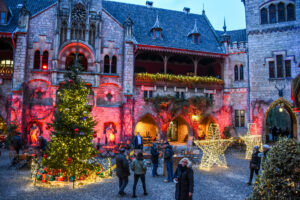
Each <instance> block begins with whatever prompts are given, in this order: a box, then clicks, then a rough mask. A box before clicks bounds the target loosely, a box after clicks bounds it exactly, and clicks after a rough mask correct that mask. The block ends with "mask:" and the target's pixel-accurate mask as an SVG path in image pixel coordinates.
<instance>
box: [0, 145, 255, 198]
mask: <svg viewBox="0 0 300 200" xmlns="http://www.w3.org/2000/svg"><path fill="white" fill-rule="evenodd" d="M243 157H244V152H240V151H239V150H237V149H229V150H228V151H227V152H226V158H227V162H228V166H229V167H228V168H227V169H224V168H214V169H212V170H211V171H202V170H199V169H198V167H197V164H196V165H194V167H193V168H194V181H195V188H194V190H195V192H194V196H193V199H194V200H222V199H226V200H240V199H241V200H242V199H245V197H246V196H247V195H248V194H250V193H251V190H252V187H249V186H247V184H246V183H247V181H248V177H249V168H248V166H249V161H248V160H244V159H243ZM8 165H9V158H8V151H3V150H2V156H0V199H1V200H4V199H5V200H6V199H7V200H8V199H9V200H10V199H20V200H21V199H22V200H23V199H24V200H25V199H34V200H46V199H47V200H48V199H49V200H50V199H51V200H60V199H62V200H68V199H72V200H77V199H78V200H79V199H80V200H84V199H87V200H94V199H95V200H96V199H97V200H114V199H124V200H125V199H132V198H131V194H132V193H131V192H132V184H133V176H132V175H131V176H130V178H129V184H128V186H127V188H126V190H125V192H126V193H127V195H126V196H125V197H123V198H121V197H119V196H118V195H117V193H118V179H117V177H116V176H113V177H112V178H110V179H105V180H103V181H102V182H99V183H95V184H92V185H86V186H83V187H81V188H77V189H71V187H65V188H55V189H49V188H41V187H34V186H33V184H32V181H31V179H30V178H29V176H30V171H29V170H14V169H11V170H7V166H8ZM159 172H160V173H162V169H161V168H160V169H159ZM163 180H164V177H163V176H160V177H157V178H152V176H151V168H149V169H148V173H147V176H146V183H147V190H148V193H149V195H148V196H144V195H143V191H142V186H141V182H139V183H138V186H137V196H138V197H137V198H136V199H144V200H150V199H151V200H173V199H174V192H175V184H174V183H164V182H163ZM253 182H254V180H253Z"/></svg>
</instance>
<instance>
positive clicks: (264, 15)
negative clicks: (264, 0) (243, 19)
mask: <svg viewBox="0 0 300 200" xmlns="http://www.w3.org/2000/svg"><path fill="white" fill-rule="evenodd" d="M260 21H261V24H267V23H268V11H267V9H266V8H263V9H261V10H260Z"/></svg>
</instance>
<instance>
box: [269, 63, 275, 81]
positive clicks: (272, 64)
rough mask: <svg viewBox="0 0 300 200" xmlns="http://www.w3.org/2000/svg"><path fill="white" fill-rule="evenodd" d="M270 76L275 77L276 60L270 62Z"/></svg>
mask: <svg viewBox="0 0 300 200" xmlns="http://www.w3.org/2000/svg"><path fill="white" fill-rule="evenodd" d="M269 78H275V62H274V61H270V62H269Z"/></svg>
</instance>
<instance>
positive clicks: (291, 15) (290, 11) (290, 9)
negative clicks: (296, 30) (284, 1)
mask: <svg viewBox="0 0 300 200" xmlns="http://www.w3.org/2000/svg"><path fill="white" fill-rule="evenodd" d="M287 20H288V21H293V20H295V6H294V5H293V4H289V5H288V6H287Z"/></svg>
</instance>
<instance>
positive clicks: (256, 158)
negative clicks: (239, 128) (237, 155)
mask: <svg viewBox="0 0 300 200" xmlns="http://www.w3.org/2000/svg"><path fill="white" fill-rule="evenodd" d="M260 154H261V153H260V151H259V147H258V146H254V148H253V153H252V157H251V160H250V166H249V168H250V178H249V182H248V185H251V184H252V178H253V174H254V172H255V174H256V176H257V175H258V171H259V169H260V162H261V157H260Z"/></svg>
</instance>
